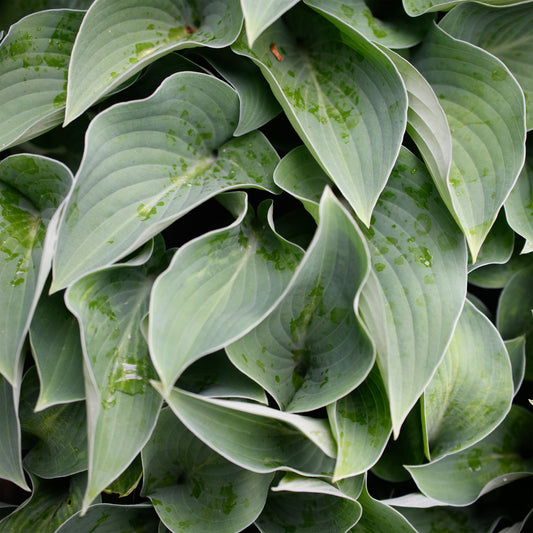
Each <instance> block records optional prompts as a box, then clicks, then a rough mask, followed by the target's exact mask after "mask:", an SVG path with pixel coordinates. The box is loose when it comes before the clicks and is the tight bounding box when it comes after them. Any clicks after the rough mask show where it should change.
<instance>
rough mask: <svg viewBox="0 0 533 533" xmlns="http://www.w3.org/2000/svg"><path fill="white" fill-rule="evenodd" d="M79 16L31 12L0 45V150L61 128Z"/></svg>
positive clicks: (67, 12) (58, 11)
mask: <svg viewBox="0 0 533 533" xmlns="http://www.w3.org/2000/svg"><path fill="white" fill-rule="evenodd" d="M82 18H83V12H81V11H72V10H68V9H56V10H49V11H42V12H40V13H34V14H32V15H29V16H28V17H25V18H24V19H22V20H21V21H19V22H17V23H16V24H14V25H13V26H11V28H10V30H9V32H8V34H7V35H6V37H5V39H4V40H3V41H2V43H1V44H0V94H1V103H0V123H1V124H2V131H1V132H0V150H4V149H5V148H9V147H10V146H13V145H16V144H19V143H21V142H23V141H25V140H27V139H31V138H33V137H37V136H38V135H40V134H41V133H44V132H45V131H47V130H49V129H51V128H53V127H54V126H57V125H58V124H61V122H62V121H63V117H64V115H65V100H66V96H67V93H66V89H67V69H68V63H69V59H70V51H71V49H72V45H73V43H74V39H75V37H76V32H77V31H78V28H79V26H80V24H81V20H82Z"/></svg>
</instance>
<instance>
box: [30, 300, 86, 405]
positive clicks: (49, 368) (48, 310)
mask: <svg viewBox="0 0 533 533" xmlns="http://www.w3.org/2000/svg"><path fill="white" fill-rule="evenodd" d="M30 342H31V348H32V352H33V358H34V359H35V364H36V366H37V371H38V372H39V379H40V382H41V387H40V390H39V398H38V400H37V404H36V405H35V406H34V407H35V409H36V410H39V411H40V410H42V409H46V408H47V407H50V406H51V405H55V404H60V403H68V402H75V401H78V400H83V399H85V387H84V384H83V353H82V349H81V344H80V329H79V327H78V322H77V321H76V319H75V318H74V316H73V315H72V314H71V313H69V311H68V309H67V308H66V307H65V303H64V301H63V294H59V293H58V294H53V295H52V296H48V295H46V294H43V295H41V299H40V300H39V303H38V304H37V307H36V309H35V314H34V316H33V319H32V322H31V325H30Z"/></svg>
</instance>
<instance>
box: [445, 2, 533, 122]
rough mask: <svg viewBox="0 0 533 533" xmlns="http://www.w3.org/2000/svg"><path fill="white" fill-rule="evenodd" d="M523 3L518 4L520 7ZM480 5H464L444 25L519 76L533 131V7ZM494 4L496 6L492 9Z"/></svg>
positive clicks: (527, 119)
mask: <svg viewBox="0 0 533 533" xmlns="http://www.w3.org/2000/svg"><path fill="white" fill-rule="evenodd" d="M518 3H519V2H514V4H518ZM483 4H488V5H480V4H474V3H470V2H467V3H462V4H461V5H458V6H457V7H456V8H455V9H453V10H452V11H450V13H449V14H448V15H446V17H445V18H444V20H443V21H442V22H441V26H442V28H443V29H444V30H446V31H447V32H448V33H450V34H451V35H453V36H454V37H457V38H458V39H461V40H463V41H468V42H469V43H472V44H475V45H477V46H479V47H481V48H483V49H484V50H487V52H490V53H491V54H494V55H495V56H496V57H498V58H499V59H501V60H502V61H503V62H504V63H505V64H506V65H507V67H509V70H510V71H511V72H512V73H513V74H514V75H515V76H516V79H517V80H518V83H520V85H521V87H522V89H523V91H524V93H525V96H526V123H527V129H528V130H531V129H532V128H533V73H532V72H531V63H532V62H533V35H532V33H531V31H529V30H530V28H531V24H533V6H532V5H531V3H524V2H522V3H520V4H521V5H514V6H511V7H507V8H506V9H495V7H497V4H501V0H500V1H499V2H493V1H488V2H487V1H484V2H483ZM491 4H492V5H491Z"/></svg>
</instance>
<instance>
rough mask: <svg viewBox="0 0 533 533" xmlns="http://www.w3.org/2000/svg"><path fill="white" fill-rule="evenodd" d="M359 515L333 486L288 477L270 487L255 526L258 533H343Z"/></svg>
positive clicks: (357, 508)
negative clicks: (303, 532) (294, 532)
mask: <svg viewBox="0 0 533 533" xmlns="http://www.w3.org/2000/svg"><path fill="white" fill-rule="evenodd" d="M360 516H361V505H360V504H359V503H358V502H357V501H356V500H355V499H353V498H350V497H348V496H347V495H346V494H344V493H343V492H342V491H340V490H339V489H338V488H336V487H334V486H333V485H330V484H329V483H326V482H325V481H322V480H319V479H310V478H304V477H300V476H295V475H293V474H288V475H286V476H285V477H284V478H283V479H282V480H281V481H280V482H279V483H278V484H277V486H275V487H273V488H272V492H270V494H269V496H268V499H267V502H266V505H265V508H264V509H263V512H262V513H261V516H260V517H259V518H258V519H257V520H256V522H255V525H256V526H257V527H258V529H259V531H261V533H283V532H285V531H308V532H310V533H311V532H316V533H320V532H323V531H328V533H329V532H331V533H335V532H339V533H344V532H345V531H351V528H352V527H353V526H354V524H355V523H356V522H357V521H358V520H359V518H360Z"/></svg>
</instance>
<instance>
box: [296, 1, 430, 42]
mask: <svg viewBox="0 0 533 533" xmlns="http://www.w3.org/2000/svg"><path fill="white" fill-rule="evenodd" d="M304 1H305V3H306V4H307V5H308V6H310V7H312V8H314V9H316V10H317V11H319V12H322V13H323V14H324V15H325V16H326V17H327V18H328V19H329V20H331V22H333V24H335V25H336V26H339V27H340V28H341V29H343V28H350V29H351V30H355V31H357V32H359V33H360V34H362V35H364V36H365V37H366V38H367V39H368V40H370V41H374V42H376V43H379V44H381V45H383V46H387V47H389V48H410V47H411V46H414V45H415V44H418V43H419V42H420V41H421V40H422V38H423V37H424V35H425V33H426V32H427V30H428V28H429V26H430V25H431V21H432V19H433V17H432V16H431V15H429V16H425V17H417V18H416V19H413V18H410V17H408V16H407V15H406V13H405V12H404V11H403V9H396V7H397V6H392V5H390V6H387V8H388V9H387V13H386V16H383V15H385V11H384V10H383V9H381V11H380V13H381V15H382V18H379V17H376V16H375V15H374V14H373V13H372V11H371V9H370V7H371V6H372V7H377V6H376V5H375V4H372V3H371V2H365V1H364V0H351V1H349V2H346V0H304ZM378 10H379V9H378Z"/></svg>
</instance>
